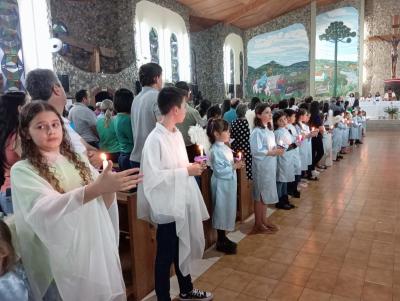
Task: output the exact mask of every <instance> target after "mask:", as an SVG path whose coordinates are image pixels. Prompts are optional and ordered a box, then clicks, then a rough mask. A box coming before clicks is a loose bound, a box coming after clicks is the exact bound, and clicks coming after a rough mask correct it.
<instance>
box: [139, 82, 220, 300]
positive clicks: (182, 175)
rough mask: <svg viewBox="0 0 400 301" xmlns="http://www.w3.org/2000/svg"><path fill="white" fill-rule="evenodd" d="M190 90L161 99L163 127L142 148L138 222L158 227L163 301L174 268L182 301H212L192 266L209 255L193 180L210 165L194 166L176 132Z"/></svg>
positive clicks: (158, 286)
mask: <svg viewBox="0 0 400 301" xmlns="http://www.w3.org/2000/svg"><path fill="white" fill-rule="evenodd" d="M186 96H187V95H186V93H185V91H183V90H181V89H178V88H174V87H168V88H164V89H162V90H161V91H160V93H159V95H158V100H157V102H158V107H159V109H160V112H161V114H162V119H161V122H158V123H157V124H156V127H155V129H154V130H153V131H152V132H151V133H150V135H149V136H148V137H147V139H146V142H145V144H144V147H143V152H142V160H141V172H143V174H144V184H143V185H140V186H139V187H138V218H141V219H144V220H147V221H150V222H152V223H154V224H157V255H156V263H155V290H156V295H157V300H158V301H170V300H171V298H170V295H169V289H170V267H171V264H172V263H174V265H175V272H176V275H177V278H178V282H179V288H180V294H179V299H180V300H184V301H189V300H202V301H208V300H212V299H213V295H212V294H211V293H209V292H203V291H200V290H198V289H194V288H193V284H192V280H191V277H190V265H191V262H192V261H193V260H195V259H200V258H202V256H203V252H204V245H205V242H204V232H203V220H205V219H208V218H209V216H208V212H207V208H206V206H205V204H204V200H203V197H202V195H201V192H200V189H199V187H198V185H197V183H196V180H195V178H194V176H199V175H201V173H202V172H203V170H204V169H205V168H206V165H205V164H204V163H203V164H199V163H193V164H190V163H189V160H188V156H187V153H186V147H185V143H184V140H183V137H182V134H181V132H180V131H179V130H178V129H177V128H176V124H177V123H181V122H182V121H183V120H184V119H185V115H186V105H187V104H186Z"/></svg>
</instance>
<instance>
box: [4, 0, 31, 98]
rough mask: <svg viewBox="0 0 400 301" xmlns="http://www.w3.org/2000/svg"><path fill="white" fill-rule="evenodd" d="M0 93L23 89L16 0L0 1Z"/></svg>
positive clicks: (23, 77) (20, 43) (23, 79)
mask: <svg viewBox="0 0 400 301" xmlns="http://www.w3.org/2000/svg"><path fill="white" fill-rule="evenodd" d="M0 63H1V69H0V93H4V92H7V91H18V90H24V86H23V83H24V81H25V73H24V64H23V58H22V42H21V31H20V27H19V14H18V3H17V0H2V1H0Z"/></svg>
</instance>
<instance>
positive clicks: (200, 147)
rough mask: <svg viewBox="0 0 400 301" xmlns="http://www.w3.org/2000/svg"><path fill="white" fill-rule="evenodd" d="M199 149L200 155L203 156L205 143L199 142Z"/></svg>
mask: <svg viewBox="0 0 400 301" xmlns="http://www.w3.org/2000/svg"><path fill="white" fill-rule="evenodd" d="M199 150H200V156H201V157H203V156H204V147H203V145H201V144H199Z"/></svg>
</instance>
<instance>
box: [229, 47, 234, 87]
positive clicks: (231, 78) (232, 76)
mask: <svg viewBox="0 0 400 301" xmlns="http://www.w3.org/2000/svg"><path fill="white" fill-rule="evenodd" d="M229 62H230V69H229V72H230V76H231V77H230V81H229V83H230V84H231V85H234V84H235V54H234V53H233V50H232V49H231V51H230V52H229Z"/></svg>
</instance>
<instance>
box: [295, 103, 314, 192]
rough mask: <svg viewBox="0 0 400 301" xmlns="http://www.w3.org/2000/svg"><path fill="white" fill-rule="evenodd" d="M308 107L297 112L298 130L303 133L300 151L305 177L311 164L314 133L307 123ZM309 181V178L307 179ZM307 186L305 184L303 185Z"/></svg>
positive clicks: (302, 170)
mask: <svg viewBox="0 0 400 301" xmlns="http://www.w3.org/2000/svg"><path fill="white" fill-rule="evenodd" d="M307 114H308V113H307V110H306V109H299V110H298V111H297V114H296V130H297V131H298V132H300V133H302V134H301V135H302V143H301V144H300V147H299V153H300V162H301V172H302V175H303V176H304V178H306V177H307V176H306V174H307V173H308V169H309V166H310V165H311V137H312V133H311V131H310V128H309V127H308V125H307V122H308V117H307ZM305 181H307V180H305ZM303 186H305V185H303Z"/></svg>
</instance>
